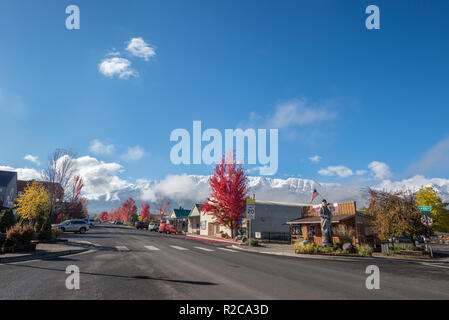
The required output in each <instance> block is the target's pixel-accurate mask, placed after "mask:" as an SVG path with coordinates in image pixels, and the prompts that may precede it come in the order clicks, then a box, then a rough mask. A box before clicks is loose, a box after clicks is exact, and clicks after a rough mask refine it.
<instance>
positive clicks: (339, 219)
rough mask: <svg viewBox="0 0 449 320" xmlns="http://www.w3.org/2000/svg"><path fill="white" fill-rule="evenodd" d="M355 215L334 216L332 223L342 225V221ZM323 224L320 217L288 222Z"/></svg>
mask: <svg viewBox="0 0 449 320" xmlns="http://www.w3.org/2000/svg"><path fill="white" fill-rule="evenodd" d="M354 217H355V214H340V215H335V216H334V215H333V216H332V223H340V222H342V221H345V220H348V219H351V218H354ZM320 222H321V218H320V217H318V216H313V217H305V218H300V219H295V220H291V221H287V224H290V225H291V224H319V223H320Z"/></svg>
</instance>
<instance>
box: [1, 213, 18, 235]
mask: <svg viewBox="0 0 449 320" xmlns="http://www.w3.org/2000/svg"><path fill="white" fill-rule="evenodd" d="M16 223H17V221H16V217H14V213H13V212H12V210H11V209H7V210H6V211H5V213H4V214H2V215H1V216H0V232H1V233H5V232H6V230H8V229H10V228H11V227H14V226H15V225H16Z"/></svg>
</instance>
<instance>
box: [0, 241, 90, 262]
mask: <svg viewBox="0 0 449 320" xmlns="http://www.w3.org/2000/svg"><path fill="white" fill-rule="evenodd" d="M92 247H93V246H92V245H89V244H87V243H86V244H83V243H77V242H72V241H68V242H58V243H39V244H37V246H36V250H35V251H30V252H15V253H6V254H0V264H1V263H11V262H20V261H28V260H35V259H45V258H53V257H60V256H65V255H69V254H76V253H81V252H84V251H88V250H89V249H91V248H92Z"/></svg>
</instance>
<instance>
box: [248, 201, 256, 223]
mask: <svg viewBox="0 0 449 320" xmlns="http://www.w3.org/2000/svg"><path fill="white" fill-rule="evenodd" d="M246 219H248V220H254V219H256V200H254V199H246Z"/></svg>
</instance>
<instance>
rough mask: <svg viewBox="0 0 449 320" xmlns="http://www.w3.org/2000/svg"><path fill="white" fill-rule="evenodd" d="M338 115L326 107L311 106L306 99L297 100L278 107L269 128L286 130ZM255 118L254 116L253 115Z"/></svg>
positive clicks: (270, 118)
mask: <svg viewBox="0 0 449 320" xmlns="http://www.w3.org/2000/svg"><path fill="white" fill-rule="evenodd" d="M335 116H336V114H335V113H334V112H332V111H330V110H328V106H326V105H317V104H314V105H309V104H307V101H306V99H304V98H303V99H295V100H292V101H289V102H287V103H283V104H280V105H278V106H277V107H276V111H275V113H274V115H271V116H269V117H268V119H269V120H268V121H267V124H268V127H270V128H277V129H280V128H285V127H291V126H304V125H308V124H316V123H319V122H323V121H327V120H330V119H332V118H335ZM252 117H253V118H254V115H252Z"/></svg>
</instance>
